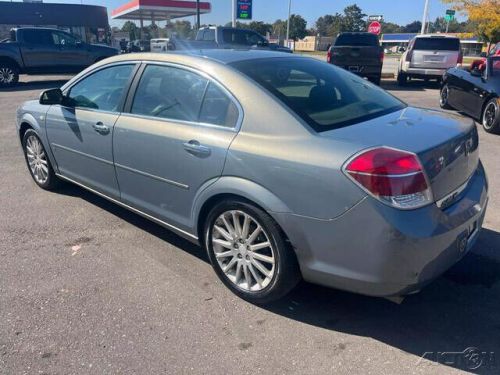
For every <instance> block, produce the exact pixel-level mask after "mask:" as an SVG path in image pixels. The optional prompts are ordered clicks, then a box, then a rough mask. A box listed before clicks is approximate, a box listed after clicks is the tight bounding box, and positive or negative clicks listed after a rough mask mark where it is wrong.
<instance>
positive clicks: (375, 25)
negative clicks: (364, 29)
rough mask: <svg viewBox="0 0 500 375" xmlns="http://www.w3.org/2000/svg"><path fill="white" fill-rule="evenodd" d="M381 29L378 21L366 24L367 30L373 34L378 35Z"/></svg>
mask: <svg viewBox="0 0 500 375" xmlns="http://www.w3.org/2000/svg"><path fill="white" fill-rule="evenodd" d="M381 31H382V25H381V24H380V22H378V21H373V22H372V23H370V25H369V26H368V32H369V33H372V34H375V35H380V32H381Z"/></svg>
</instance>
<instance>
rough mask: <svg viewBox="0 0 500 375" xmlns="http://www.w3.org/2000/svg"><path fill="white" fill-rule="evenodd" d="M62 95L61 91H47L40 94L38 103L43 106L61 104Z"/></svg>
mask: <svg viewBox="0 0 500 375" xmlns="http://www.w3.org/2000/svg"><path fill="white" fill-rule="evenodd" d="M63 101H64V95H63V93H62V91H61V89H49V90H45V91H43V92H42V93H41V94H40V99H39V102H40V104H43V105H52V104H62V103H63Z"/></svg>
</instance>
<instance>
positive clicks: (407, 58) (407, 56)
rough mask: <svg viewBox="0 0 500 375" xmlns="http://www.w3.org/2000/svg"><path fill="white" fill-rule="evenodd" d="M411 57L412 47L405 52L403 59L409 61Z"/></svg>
mask: <svg viewBox="0 0 500 375" xmlns="http://www.w3.org/2000/svg"><path fill="white" fill-rule="evenodd" d="M412 57H413V49H409V50H408V53H407V54H406V59H405V60H406V61H407V62H410V61H411V58H412Z"/></svg>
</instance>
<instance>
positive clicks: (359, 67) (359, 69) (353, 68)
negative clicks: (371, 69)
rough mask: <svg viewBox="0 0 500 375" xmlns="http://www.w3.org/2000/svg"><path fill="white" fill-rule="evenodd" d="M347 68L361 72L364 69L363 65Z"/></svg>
mask: <svg viewBox="0 0 500 375" xmlns="http://www.w3.org/2000/svg"><path fill="white" fill-rule="evenodd" d="M347 70H349V71H350V72H351V73H359V72H361V71H362V70H363V67H362V66H357V65H351V66H348V67H347Z"/></svg>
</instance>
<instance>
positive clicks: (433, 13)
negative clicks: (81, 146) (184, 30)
mask: <svg viewBox="0 0 500 375" xmlns="http://www.w3.org/2000/svg"><path fill="white" fill-rule="evenodd" d="M127 1H128V0H108V1H94V0H45V2H58V3H76V4H80V3H82V4H93V5H105V6H107V7H108V14H109V15H110V14H111V10H112V9H114V8H117V7H118V6H120V5H122V4H124V3H126V2H127ZM210 2H211V3H212V13H211V14H208V15H203V16H202V20H201V21H202V23H205V24H224V23H226V22H228V21H230V20H231V0H211V1H210ZM424 2H425V1H424V0H292V13H296V14H300V15H301V16H302V17H304V18H305V19H306V20H307V22H308V27H312V26H313V25H314V22H315V21H316V19H317V18H318V17H320V16H322V15H325V14H332V13H335V12H342V10H343V9H344V8H345V7H346V6H348V5H351V4H354V3H356V4H358V6H360V7H361V9H362V10H363V12H364V13H366V14H382V15H383V16H384V19H385V20H386V21H388V22H395V23H398V24H402V25H405V24H407V23H410V22H411V21H414V20H421V19H422V13H423V9H424ZM429 4H430V9H429V17H430V19H431V20H434V19H435V18H436V17H438V16H443V15H444V14H445V11H446V8H447V7H446V5H444V4H443V3H442V2H441V1H440V0H430V2H429ZM253 8H254V10H253V19H254V20H257V21H265V22H274V21H275V20H276V19H278V18H281V19H285V18H286V17H287V12H288V0H253ZM189 20H191V22H192V21H193V17H189ZM111 25H112V26H116V25H117V22H116V21H115V22H111Z"/></svg>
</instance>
